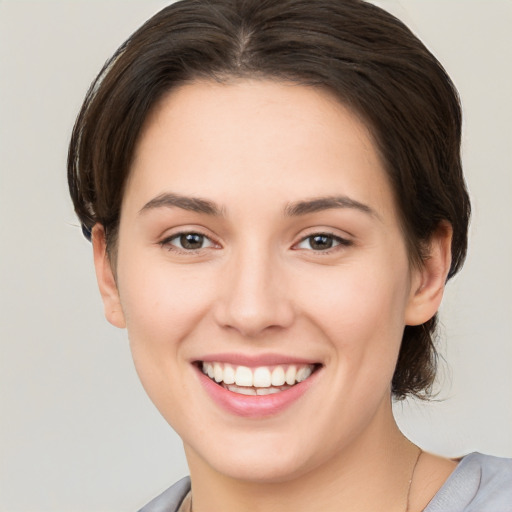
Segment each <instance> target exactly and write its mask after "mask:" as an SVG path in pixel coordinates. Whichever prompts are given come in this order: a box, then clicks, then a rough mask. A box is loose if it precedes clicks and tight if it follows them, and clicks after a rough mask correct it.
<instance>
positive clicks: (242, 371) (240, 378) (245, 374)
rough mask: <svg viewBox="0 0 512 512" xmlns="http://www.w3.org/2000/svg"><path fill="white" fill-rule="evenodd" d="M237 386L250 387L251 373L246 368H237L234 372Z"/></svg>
mask: <svg viewBox="0 0 512 512" xmlns="http://www.w3.org/2000/svg"><path fill="white" fill-rule="evenodd" d="M235 383H236V385H237V386H252V371H251V369H250V368H247V366H239V367H238V368H237V369H236V372H235Z"/></svg>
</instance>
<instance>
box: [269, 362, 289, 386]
mask: <svg viewBox="0 0 512 512" xmlns="http://www.w3.org/2000/svg"><path fill="white" fill-rule="evenodd" d="M285 382H286V377H285V374H284V370H283V367H282V366H276V367H275V368H274V370H273V371H272V386H282V385H283V384H284V383H285Z"/></svg>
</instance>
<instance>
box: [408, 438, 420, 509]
mask: <svg viewBox="0 0 512 512" xmlns="http://www.w3.org/2000/svg"><path fill="white" fill-rule="evenodd" d="M422 453H423V450H422V449H421V448H419V447H418V455H417V456H416V460H415V461H414V466H413V468H412V472H411V478H410V480H409V485H408V487H407V497H406V500H405V512H409V505H410V503H409V500H410V497H411V487H412V481H413V480H414V473H415V472H416V466H417V465H418V461H419V460H420V457H421V454H422Z"/></svg>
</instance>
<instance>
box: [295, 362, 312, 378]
mask: <svg viewBox="0 0 512 512" xmlns="http://www.w3.org/2000/svg"><path fill="white" fill-rule="evenodd" d="M310 375H311V368H310V367H309V366H304V367H303V368H301V369H300V370H299V371H298V372H297V376H296V377H295V380H296V381H297V382H302V381H303V380H306V379H307V378H308V377H309V376H310Z"/></svg>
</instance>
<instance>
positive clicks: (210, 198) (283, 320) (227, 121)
mask: <svg viewBox="0 0 512 512" xmlns="http://www.w3.org/2000/svg"><path fill="white" fill-rule="evenodd" d="M116 272H117V276H116V278H117V290H118V293H119V301H120V308H121V309H120V311H118V312H117V313H116V312H115V309H116V307H115V306H112V307H111V304H113V303H114V302H115V301H116V300H117V298H116V297H114V298H112V297H111V298H110V299H107V300H106V310H107V316H108V317H109V318H110V320H111V321H112V322H113V323H115V324H116V325H119V326H122V325H124V323H126V326H127V329H128V334H129V339H130V344H131V350H132V353H133V358H134V361H135V366H136V369H137V372H138V374H139V376H140V379H141V381H142V383H143V385H144V387H145V389H146V391H147V393H148V394H149V396H150V397H151V399H152V400H153V402H154V403H155V405H156V406H157V408H158V409H159V410H160V412H161V413H162V415H163V416H164V417H165V418H166V420H167V421H168V422H169V423H170V424H171V425H172V426H173V427H174V428H175V430H176V431H177V432H178V434H179V435H180V436H181V438H182V439H183V441H184V444H185V449H186V451H187V455H188V457H189V461H190V462H191V466H194V464H195V465H196V467H201V466H203V467H205V468H206V467H208V468H209V470H211V471H217V472H220V473H223V474H224V475H228V476H232V477H236V478H242V479H248V480H258V481H269V480H270V481H271V480H274V481H277V480H280V479H287V478H292V477H293V476H294V475H300V474H302V473H304V472H306V471H309V470H310V469H312V468H314V467H318V466H321V465H322V464H328V463H329V461H332V460H334V459H336V457H339V456H342V454H343V452H344V451H346V450H347V449H348V447H349V446H350V445H351V444H353V443H354V442H355V441H356V440H357V439H361V438H362V437H364V436H365V435H366V434H367V433H368V432H369V431H370V430H371V429H372V427H374V426H375V425H376V424H377V423H379V422H381V423H385V419H386V418H388V417H389V414H390V413H389V410H390V381H391V378H392V375H393V371H394V368H395V363H396V359H397V354H398V350H399V346H400V341H401V338H402V332H403V329H404V325H405V324H406V323H408V321H409V320H410V319H409V316H411V315H413V314H412V309H413V308H414V304H413V303H414V300H413V298H414V295H415V290H416V289H417V288H418V286H419V280H420V277H419V275H417V274H418V271H415V270H413V269H411V268H410V266H409V263H408V257H407V252H406V247H405V242H404V239H403V235H402V232H401V230H400V226H399V221H398V217H397V211H396V208H395V204H394V200H393V196H392V191H391V188H390V186H389V184H388V180H387V178H386V175H385V172H384V170H383V167H382V164H381V162H380V160H379V157H378V155H377V152H376V150H375V146H374V143H373V141H372V138H371V136H370V135H369V133H368V130H367V129H366V128H365V126H364V124H362V122H361V121H360V120H359V119H358V118H357V117H356V116H355V115H354V114H352V113H351V112H350V111H348V110H347V109H346V108H345V107H343V106H342V105H341V104H340V103H339V102H337V101H336V100H335V99H334V98H333V97H332V96H330V95H329V94H328V93H327V92H323V91H320V90H315V89H313V88H308V87H305V86H299V85H293V84H287V83H276V82H271V81H235V82H233V83H230V84H227V85H222V84H215V83H207V82H205V83H193V84H191V85H185V86H183V87H181V88H179V89H176V90H174V91H173V92H172V93H171V94H169V95H168V96H167V97H165V98H164V99H163V101H161V103H160V104H159V106H158V108H157V109H156V110H155V111H154V112H153V114H152V115H151V117H150V118H149V119H148V121H147V123H146V125H145V128H144V130H143V132H142V135H141V137H140V140H139V143H138V146H137V150H136V154H135V158H134V161H133V166H132V170H131V175H130V179H129V181H128V183H127V187H126V190H125V195H124V200H123V204H122V213H121V222H120V231H119V245H118V252H117V265H116ZM115 294H116V292H115V293H114V294H113V295H115ZM109 300H110V302H109ZM203 368H204V371H206V372H208V371H210V375H211V376H213V378H211V377H209V376H208V375H205V374H204V373H203ZM310 372H312V373H311V375H310V376H309V377H308V375H309V373H310ZM302 379H305V380H302ZM216 380H217V381H219V382H216ZM297 380H299V381H301V382H299V383H296V384H294V385H291V383H294V382H296V381H297ZM286 382H288V384H286ZM269 392H270V394H269ZM255 393H256V394H255Z"/></svg>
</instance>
